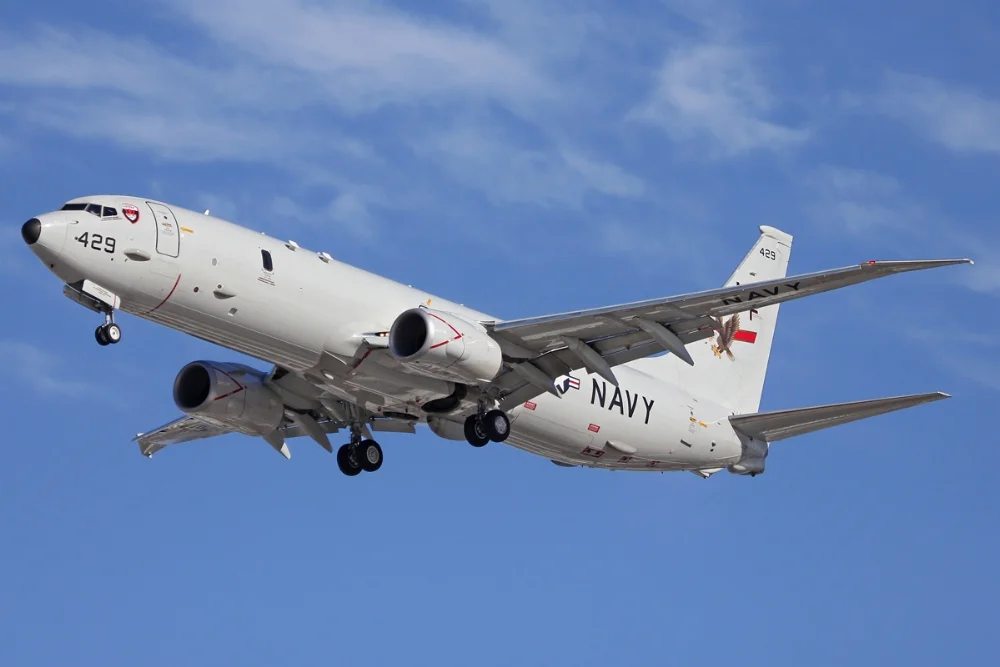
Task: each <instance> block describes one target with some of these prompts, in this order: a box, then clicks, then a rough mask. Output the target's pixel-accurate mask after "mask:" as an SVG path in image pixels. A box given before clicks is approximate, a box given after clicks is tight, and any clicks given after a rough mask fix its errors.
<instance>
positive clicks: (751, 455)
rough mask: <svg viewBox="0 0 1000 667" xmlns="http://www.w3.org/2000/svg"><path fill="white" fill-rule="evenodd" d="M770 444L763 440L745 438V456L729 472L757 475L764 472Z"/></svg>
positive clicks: (730, 467)
mask: <svg viewBox="0 0 1000 667" xmlns="http://www.w3.org/2000/svg"><path fill="white" fill-rule="evenodd" d="M767 452H768V444H767V443H766V442H764V441H763V440H756V439H754V440H743V456H741V457H740V460H739V461H738V462H736V463H734V464H733V465H731V466H729V472H731V473H733V474H734V475H750V476H752V477H753V476H756V475H759V474H760V473H762V472H764V461H765V460H766V459H767Z"/></svg>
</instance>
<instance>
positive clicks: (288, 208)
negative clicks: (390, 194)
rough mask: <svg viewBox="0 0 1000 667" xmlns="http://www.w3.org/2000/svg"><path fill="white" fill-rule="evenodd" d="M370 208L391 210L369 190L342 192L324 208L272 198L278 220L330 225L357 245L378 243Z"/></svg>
mask: <svg viewBox="0 0 1000 667" xmlns="http://www.w3.org/2000/svg"><path fill="white" fill-rule="evenodd" d="M372 207H379V208H382V209H388V208H392V206H391V205H390V204H389V202H387V201H386V200H385V199H384V198H383V197H382V196H381V195H380V194H379V193H378V192H377V191H374V190H370V189H363V188H362V189H357V190H342V191H340V192H338V193H337V195H336V196H335V197H334V198H333V199H332V200H331V201H330V202H329V203H328V204H326V205H325V206H319V207H314V206H307V205H303V204H301V203H300V202H297V201H295V200H293V199H292V198H290V197H286V196H279V197H275V199H274V201H272V202H271V212H272V213H273V214H274V215H275V216H277V217H278V218H280V219H284V220H295V221H297V222H301V223H304V224H307V225H310V226H316V225H325V224H328V223H330V222H333V223H335V224H336V227H337V228H338V229H340V230H342V231H343V232H345V233H346V234H347V235H348V236H351V237H352V238H354V239H355V240H356V241H363V242H372V241H375V240H377V238H378V233H379V223H378V220H377V218H376V216H375V214H374V213H373V212H372Z"/></svg>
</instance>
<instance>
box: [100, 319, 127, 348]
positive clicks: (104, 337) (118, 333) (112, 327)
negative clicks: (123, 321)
mask: <svg viewBox="0 0 1000 667" xmlns="http://www.w3.org/2000/svg"><path fill="white" fill-rule="evenodd" d="M94 337H95V338H96V339H97V344H98V345H100V346H102V347H103V346H105V345H114V344H115V343H117V342H118V341H120V340H121V339H122V330H121V327H119V326H118V325H117V324H115V323H114V322H109V323H107V324H102V325H101V326H99V327H97V329H96V330H95V331H94Z"/></svg>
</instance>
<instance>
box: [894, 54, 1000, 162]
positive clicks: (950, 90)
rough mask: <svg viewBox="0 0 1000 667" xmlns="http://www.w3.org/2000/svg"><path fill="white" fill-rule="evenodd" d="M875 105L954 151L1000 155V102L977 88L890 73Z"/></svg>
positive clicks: (923, 77)
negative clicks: (979, 91) (977, 90)
mask: <svg viewBox="0 0 1000 667" xmlns="http://www.w3.org/2000/svg"><path fill="white" fill-rule="evenodd" d="M874 105H875V107H876V109H877V110H878V111H880V112H881V113H883V114H885V115H887V116H890V117H892V118H895V119H897V120H900V121H903V122H904V123H906V124H908V125H910V126H911V127H912V128H913V129H914V130H915V131H917V132H918V133H920V134H922V135H924V136H925V137H926V138H928V139H930V140H931V141H935V142H937V143H939V144H941V145H943V146H945V147H946V148H948V149H950V150H953V151H955V152H960V153H993V154H1000V101H997V100H993V99H989V98H987V97H985V96H983V95H981V94H980V93H978V92H976V91H975V90H972V89H969V88H962V87H959V86H950V85H947V84H945V83H942V82H941V81H938V80H936V79H932V78H930V77H925V76H916V75H912V74H901V73H898V72H890V73H888V74H887V75H886V77H885V84H884V86H883V88H882V90H881V91H880V92H879V93H878V94H877V95H876V96H875V99H874Z"/></svg>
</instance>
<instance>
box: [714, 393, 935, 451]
mask: <svg viewBox="0 0 1000 667" xmlns="http://www.w3.org/2000/svg"><path fill="white" fill-rule="evenodd" d="M944 398H949V395H948V394H945V393H942V392H932V393H929V394H913V395H910V396H895V397H892V398H877V399H873V400H868V401H854V402H851V403H834V404H832V405H820V406H817V407H813V408H796V409H793V410H778V411H775V412H757V413H754V414H749V415H734V416H732V417H730V418H729V423H730V424H732V426H733V428H734V429H736V431H738V432H739V433H742V434H744V435H746V436H749V437H751V438H756V439H757V440H763V441H765V442H775V441H777V440H784V439H785V438H791V437H793V436H796V435H803V434H805V433H811V432H813V431H819V430H821V429H824V428H830V427H831V426H839V425H841V424H848V423H850V422H853V421H858V420H860V419H867V418H868V417H874V416H876V415H883V414H886V413H888V412H895V411H896V410H903V409H905V408H912V407H914V406H916V405H921V404H923V403H931V402H933V401H940V400H941V399H944Z"/></svg>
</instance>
